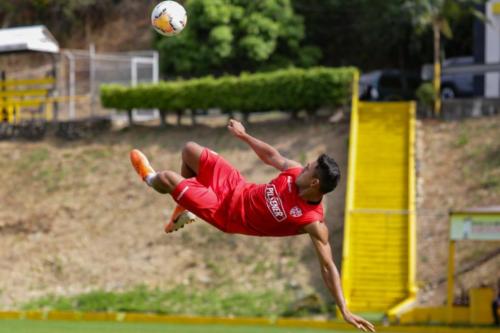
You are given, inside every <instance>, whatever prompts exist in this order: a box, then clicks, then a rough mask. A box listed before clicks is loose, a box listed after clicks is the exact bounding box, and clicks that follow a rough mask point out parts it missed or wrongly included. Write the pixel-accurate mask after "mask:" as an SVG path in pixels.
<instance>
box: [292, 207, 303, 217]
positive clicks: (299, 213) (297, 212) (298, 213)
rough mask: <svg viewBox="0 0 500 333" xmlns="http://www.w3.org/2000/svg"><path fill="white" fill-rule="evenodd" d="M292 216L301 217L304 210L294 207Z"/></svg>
mask: <svg viewBox="0 0 500 333" xmlns="http://www.w3.org/2000/svg"><path fill="white" fill-rule="evenodd" d="M290 215H291V216H293V217H301V216H302V209H300V207H297V206H295V207H292V209H290Z"/></svg>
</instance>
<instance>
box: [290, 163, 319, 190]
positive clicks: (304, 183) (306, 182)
mask: <svg viewBox="0 0 500 333" xmlns="http://www.w3.org/2000/svg"><path fill="white" fill-rule="evenodd" d="M317 165H318V162H317V161H314V162H310V163H307V165H306V166H305V167H304V168H303V169H302V172H301V173H300V174H299V175H298V177H297V179H296V180H295V184H297V186H299V187H310V186H314V185H316V184H319V179H318V178H317V177H316V175H315V170H316V166H317Z"/></svg>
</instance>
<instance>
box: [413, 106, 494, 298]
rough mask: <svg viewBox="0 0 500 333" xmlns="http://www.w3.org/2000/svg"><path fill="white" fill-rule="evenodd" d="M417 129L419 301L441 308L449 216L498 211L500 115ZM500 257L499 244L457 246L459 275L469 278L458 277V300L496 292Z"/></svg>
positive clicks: (426, 124)
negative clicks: (479, 291) (476, 291)
mask: <svg viewBox="0 0 500 333" xmlns="http://www.w3.org/2000/svg"><path fill="white" fill-rule="evenodd" d="M420 125H421V126H420V129H419V141H418V142H419V147H418V149H419V152H420V153H419V155H420V160H419V163H418V175H419V179H420V183H419V190H420V193H419V194H420V197H419V202H418V211H417V221H418V223H417V232H418V243H417V248H418V267H417V271H418V276H417V279H418V280H419V283H420V286H421V293H420V295H419V296H420V301H421V302H422V303H424V304H434V305H440V304H443V303H444V301H445V298H446V283H445V281H446V273H447V258H448V239H449V236H448V235H449V221H448V212H449V211H450V210H453V209H454V210H458V209H464V208H468V207H474V206H488V205H497V206H498V205H500V115H496V116H493V117H488V118H480V119H468V120H465V121H462V122H447V123H444V122H438V121H434V120H427V121H424V122H423V123H421V124H420ZM499 253H500V242H499V241H496V242H477V241H476V242H474V241H462V242H459V243H458V245H457V260H456V268H457V272H460V271H463V270H465V271H467V272H463V273H460V274H459V275H458V278H457V282H456V289H455V296H456V298H457V299H459V298H462V299H463V298H464V297H465V296H466V295H467V290H468V289H469V288H471V287H479V286H482V285H484V286H490V287H495V286H496V282H497V280H498V279H500V255H499ZM462 301H466V299H463V300H462Z"/></svg>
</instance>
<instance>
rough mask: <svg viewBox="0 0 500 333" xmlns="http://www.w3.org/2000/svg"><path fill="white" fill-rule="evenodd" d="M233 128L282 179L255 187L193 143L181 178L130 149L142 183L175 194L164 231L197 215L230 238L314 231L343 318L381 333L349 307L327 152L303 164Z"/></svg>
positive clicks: (335, 174)
mask: <svg viewBox="0 0 500 333" xmlns="http://www.w3.org/2000/svg"><path fill="white" fill-rule="evenodd" d="M228 129H229V131H230V132H231V133H232V134H233V135H234V136H235V137H237V138H238V139H241V140H243V141H244V142H246V143H247V144H248V145H249V146H250V147H251V148H252V149H253V150H254V151H255V153H256V154H257V156H258V157H259V158H260V159H261V160H262V162H264V163H265V164H268V165H270V166H273V167H275V168H276V169H278V170H279V171H280V174H279V175H278V176H277V177H276V178H274V179H273V180H271V181H270V182H269V183H267V184H253V183H249V182H247V181H246V180H245V178H244V177H243V176H242V175H241V174H240V172H239V171H238V170H237V169H236V168H234V167H233V166H232V165H230V164H229V163H228V162H227V161H225V160H224V159H223V158H222V157H221V156H219V155H218V154H217V153H216V152H214V151H212V150H210V149H208V148H205V147H202V146H200V145H198V144H197V143H194V142H188V143H187V144H186V145H185V147H184V149H183V150H182V166H181V174H180V175H179V174H178V173H176V172H174V171H170V170H166V171H160V172H155V170H154V169H153V168H152V166H151V165H150V163H149V161H148V160H147V158H146V157H145V156H144V154H142V153H141V152H140V151H139V150H136V149H134V150H132V151H131V152H130V159H131V162H132V165H133V166H134V168H135V170H136V171H137V173H138V174H139V176H140V177H141V179H142V180H144V181H145V182H146V184H147V185H149V186H150V187H152V188H153V189H154V190H156V191H157V192H159V193H163V194H170V195H171V196H172V198H173V199H174V200H175V202H176V203H177V207H176V209H175V210H174V213H173V214H172V217H171V219H170V221H169V222H168V223H167V224H166V225H165V231H166V232H172V231H175V230H178V229H179V228H181V227H183V226H184V225H185V224H186V223H189V222H193V221H194V215H193V213H194V214H195V215H196V216H198V217H199V218H201V219H203V220H205V221H206V222H208V223H210V224H211V225H213V226H214V227H216V228H218V229H220V230H222V231H223V232H227V233H237V234H244V235H252V236H294V235H299V234H304V233H307V234H309V236H310V237H311V240H312V243H313V245H314V248H315V250H316V254H317V256H318V258H319V262H320V268H321V274H322V276H323V280H324V282H325V284H326V286H327V287H328V289H329V290H330V292H331V294H332V296H333V297H334V298H335V300H336V303H337V305H338V307H339V309H340V311H341V313H342V315H343V317H344V319H345V320H346V321H347V322H348V323H350V324H352V325H354V326H355V327H357V328H359V329H361V330H363V331H371V332H374V331H375V328H374V326H373V325H372V324H371V323H370V322H368V321H366V320H365V319H363V318H361V317H359V316H356V315H354V314H352V313H351V312H350V311H349V310H348V308H347V306H346V304H345V300H344V296H343V294H342V288H341V284H340V276H339V273H338V270H337V268H336V267H335V264H334V262H333V259H332V250H331V247H330V243H329V240H328V228H327V226H326V224H325V222H324V218H323V207H322V204H321V201H322V199H323V196H324V195H325V194H326V193H328V192H331V191H333V190H334V189H335V187H336V186H337V183H338V182H339V179H340V171H339V167H338V165H337V163H336V162H335V161H334V160H333V159H332V158H331V157H329V156H327V155H324V154H323V155H321V156H319V157H318V158H317V159H316V160H315V161H313V162H310V163H308V164H307V165H306V166H305V167H302V166H301V165H300V164H299V163H298V162H295V161H292V160H289V159H286V158H285V157H283V156H282V155H281V154H280V153H279V152H278V151H277V150H276V149H275V148H273V147H272V146H270V145H268V144H267V143H265V142H262V141H260V140H258V139H256V138H254V137H253V136H251V135H249V134H248V133H246V131H245V128H244V127H243V125H242V124H241V123H240V122H238V121H236V120H230V121H229V124H228Z"/></svg>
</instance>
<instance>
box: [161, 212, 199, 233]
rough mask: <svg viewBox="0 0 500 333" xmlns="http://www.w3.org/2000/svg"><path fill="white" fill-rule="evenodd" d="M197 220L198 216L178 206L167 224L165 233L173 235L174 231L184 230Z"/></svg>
mask: <svg viewBox="0 0 500 333" xmlns="http://www.w3.org/2000/svg"><path fill="white" fill-rule="evenodd" d="M195 220H196V216H195V215H194V214H193V213H191V212H190V211H187V210H186V208H184V207H181V206H179V205H177V206H176V207H175V209H174V212H173V213H172V216H171V217H170V221H168V223H167V224H165V228H164V230H165V232H166V233H167V234H168V233H171V232H173V231H177V230H179V229H180V228H184V226H185V225H186V224H189V223H193V222H194V221H195Z"/></svg>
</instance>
